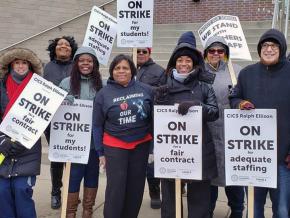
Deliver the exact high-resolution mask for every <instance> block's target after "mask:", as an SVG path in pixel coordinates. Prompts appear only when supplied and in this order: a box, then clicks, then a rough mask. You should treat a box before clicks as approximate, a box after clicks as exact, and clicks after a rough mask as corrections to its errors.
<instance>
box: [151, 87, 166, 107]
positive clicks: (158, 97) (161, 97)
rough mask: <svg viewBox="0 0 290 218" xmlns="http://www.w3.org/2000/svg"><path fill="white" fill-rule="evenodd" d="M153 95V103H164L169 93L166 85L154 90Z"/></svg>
mask: <svg viewBox="0 0 290 218" xmlns="http://www.w3.org/2000/svg"><path fill="white" fill-rule="evenodd" d="M154 93H155V102H160V103H162V102H164V101H165V98H166V96H167V95H168V93H169V88H168V85H163V86H159V87H157V88H155V90H154Z"/></svg>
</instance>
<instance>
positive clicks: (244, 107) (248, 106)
mask: <svg viewBox="0 0 290 218" xmlns="http://www.w3.org/2000/svg"><path fill="white" fill-rule="evenodd" d="M239 109H241V110H252V109H255V106H254V105H253V104H252V103H251V102H250V101H246V100H243V101H241V102H240V104H239Z"/></svg>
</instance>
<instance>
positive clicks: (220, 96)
mask: <svg viewBox="0 0 290 218" xmlns="http://www.w3.org/2000/svg"><path fill="white" fill-rule="evenodd" d="M203 56H204V59H205V62H206V63H205V69H206V70H207V71H209V72H211V73H213V74H215V75H216V77H215V81H214V83H213V88H214V91H215V94H216V97H217V101H218V106H219V109H220V111H219V119H218V120H216V121H215V122H211V123H209V128H210V131H211V133H212V137H213V141H214V145H215V153H216V158H217V167H218V177H217V178H215V179H214V180H212V186H211V216H213V212H214V209H215V205H216V201H217V198H218V186H225V144H224V143H225V142H224V141H225V140H224V132H223V130H224V109H226V108H230V105H229V100H228V94H229V87H232V82H231V77H230V73H229V69H228V66H227V60H228V59H229V58H230V49H229V46H228V45H227V43H226V41H225V40H224V38H223V37H221V36H213V37H211V38H209V39H208V40H207V42H206V44H205V50H204V54H203ZM233 66H234V70H235V73H236V74H238V73H239V72H240V69H241V67H240V66H239V65H236V64H235V65H233ZM225 192H226V196H227V198H228V205H229V206H230V208H231V215H230V218H242V216H243V210H244V196H245V194H244V187H240V186H225Z"/></svg>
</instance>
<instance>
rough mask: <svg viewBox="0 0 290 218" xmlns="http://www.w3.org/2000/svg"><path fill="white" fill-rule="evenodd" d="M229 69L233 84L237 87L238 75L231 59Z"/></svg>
mask: <svg viewBox="0 0 290 218" xmlns="http://www.w3.org/2000/svg"><path fill="white" fill-rule="evenodd" d="M228 68H229V71H230V76H231V80H232V84H233V86H235V85H237V78H236V74H235V70H234V67H233V63H232V60H231V59H230V58H229V60H228Z"/></svg>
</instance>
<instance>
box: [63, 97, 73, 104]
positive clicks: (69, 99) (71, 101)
mask: <svg viewBox="0 0 290 218" xmlns="http://www.w3.org/2000/svg"><path fill="white" fill-rule="evenodd" d="M65 100H67V101H68V102H69V103H71V104H73V103H74V101H75V97H74V96H73V95H67V96H66V97H65Z"/></svg>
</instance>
